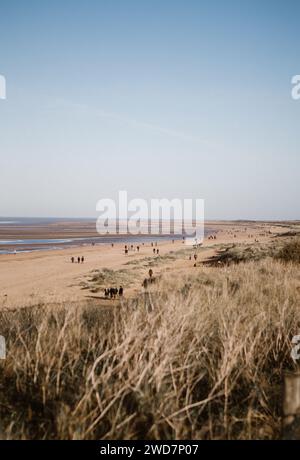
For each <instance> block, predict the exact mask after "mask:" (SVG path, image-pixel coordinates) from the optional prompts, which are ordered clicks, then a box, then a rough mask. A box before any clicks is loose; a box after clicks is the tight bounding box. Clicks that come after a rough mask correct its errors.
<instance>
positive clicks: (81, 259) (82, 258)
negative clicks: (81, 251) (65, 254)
mask: <svg viewBox="0 0 300 460" xmlns="http://www.w3.org/2000/svg"><path fill="white" fill-rule="evenodd" d="M71 262H72V264H74V262H75V257H71ZM83 262H84V257H83V256H82V257H79V256H78V257H77V263H78V264H80V263H82V264H83Z"/></svg>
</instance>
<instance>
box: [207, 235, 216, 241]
mask: <svg viewBox="0 0 300 460" xmlns="http://www.w3.org/2000/svg"><path fill="white" fill-rule="evenodd" d="M208 239H209V240H216V239H217V237H216V235H209V237H208Z"/></svg>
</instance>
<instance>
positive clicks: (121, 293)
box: [119, 286, 124, 297]
mask: <svg viewBox="0 0 300 460" xmlns="http://www.w3.org/2000/svg"><path fill="white" fill-rule="evenodd" d="M123 292H124V290H123V286H120V288H119V297H123Z"/></svg>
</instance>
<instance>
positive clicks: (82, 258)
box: [81, 256, 84, 264]
mask: <svg viewBox="0 0 300 460" xmlns="http://www.w3.org/2000/svg"><path fill="white" fill-rule="evenodd" d="M83 262H84V257H83V256H82V257H81V263H82V264H83Z"/></svg>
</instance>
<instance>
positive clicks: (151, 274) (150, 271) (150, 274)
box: [148, 268, 153, 278]
mask: <svg viewBox="0 0 300 460" xmlns="http://www.w3.org/2000/svg"><path fill="white" fill-rule="evenodd" d="M148 273H149V277H150V278H152V276H153V270H152V268H150V270H149V272H148Z"/></svg>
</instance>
